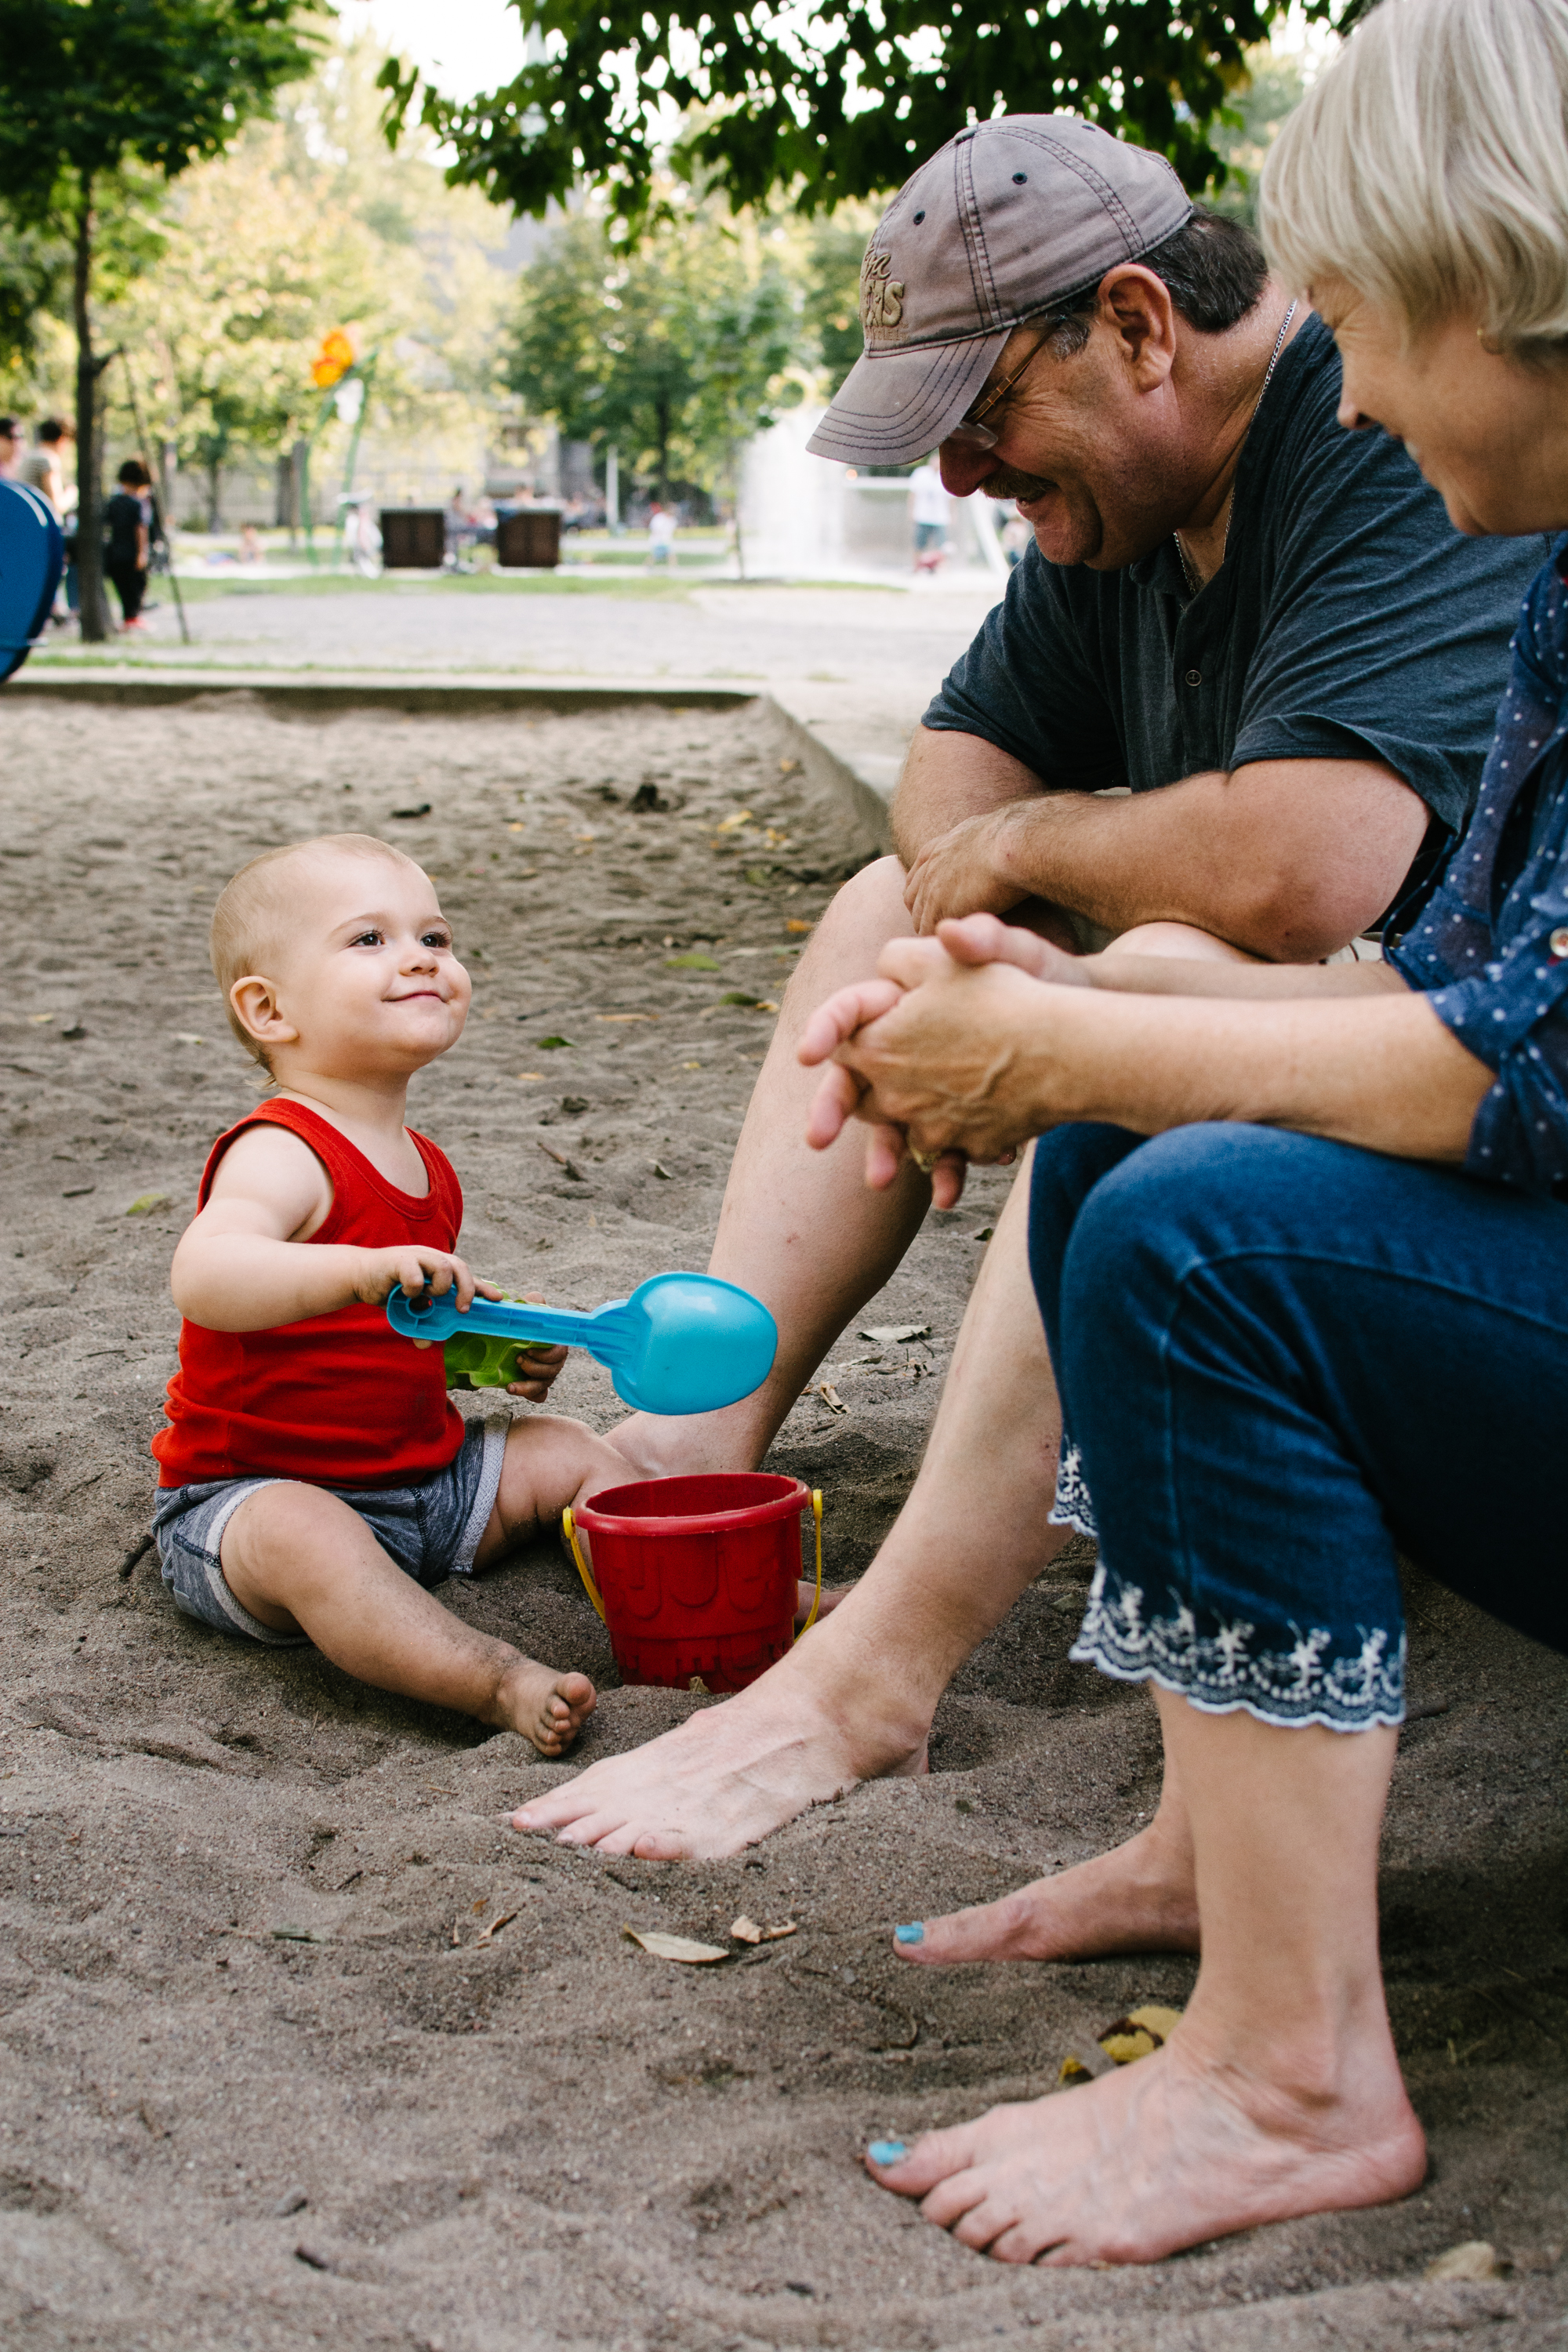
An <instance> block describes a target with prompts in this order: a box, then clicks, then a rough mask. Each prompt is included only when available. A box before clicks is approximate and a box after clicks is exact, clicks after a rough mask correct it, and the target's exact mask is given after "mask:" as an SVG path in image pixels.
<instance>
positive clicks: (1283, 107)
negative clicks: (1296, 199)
mask: <svg viewBox="0 0 1568 2352" xmlns="http://www.w3.org/2000/svg"><path fill="white" fill-rule="evenodd" d="M1305 88H1306V80H1305V77H1304V75H1303V73H1302V69H1301V60H1300V58H1299V57H1288V56H1287V57H1281V56H1279V55H1277V54H1276V53H1275V52H1274V51H1273V50H1271V49H1255V50H1254V51H1253V52H1252V54H1251V56H1250V57H1249V58H1247V82H1246V85H1245V87H1244V88H1243V89H1240V90H1238V91H1237V96H1236V100H1235V102H1234V104H1233V105H1231V106H1229V107H1227V108H1226V114H1225V120H1224V121H1222V122H1221V123H1220V124H1219V126H1218V128H1217V129H1216V130H1215V134H1214V143H1215V147H1216V148H1217V149H1218V150H1219V152H1220V155H1221V157H1222V159H1223V161H1224V163H1225V184H1224V186H1223V187H1222V188H1221V190H1220V192H1219V194H1218V195H1217V196H1216V197H1215V205H1214V208H1215V211H1216V212H1221V213H1230V214H1232V215H1234V216H1235V217H1236V218H1237V220H1244V221H1245V222H1246V223H1247V226H1248V227H1249V228H1250V227H1251V226H1253V225H1254V223H1255V222H1256V220H1257V217H1258V181H1259V179H1260V178H1261V177H1262V173H1263V166H1264V164H1265V163H1266V162H1267V161H1268V150H1269V148H1270V147H1271V145H1272V144H1273V142H1274V134H1275V132H1276V131H1278V130H1279V125H1280V124H1281V123H1282V122H1283V121H1284V120H1285V117H1286V116H1287V115H1288V114H1291V113H1293V112H1294V111H1295V110H1296V108H1297V107H1298V106H1300V102H1301V93H1302V91H1303V90H1304V89H1305Z"/></svg>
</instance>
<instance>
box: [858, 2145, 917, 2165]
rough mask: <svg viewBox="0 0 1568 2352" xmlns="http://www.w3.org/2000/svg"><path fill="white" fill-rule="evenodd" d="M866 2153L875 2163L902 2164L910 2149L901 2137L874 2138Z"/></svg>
mask: <svg viewBox="0 0 1568 2352" xmlns="http://www.w3.org/2000/svg"><path fill="white" fill-rule="evenodd" d="M866 2153H867V2155H868V2157H869V2158H870V2159H871V2161H872V2163H873V2164H880V2165H889V2164H902V2162H903V2160H904V2158H905V2157H906V2156H908V2154H909V2149H908V2148H907V2147H905V2146H904V2143H903V2141H902V2140H901V2139H874V2140H873V2141H872V2142H871V2145H870V2147H868V2149H867V2150H866Z"/></svg>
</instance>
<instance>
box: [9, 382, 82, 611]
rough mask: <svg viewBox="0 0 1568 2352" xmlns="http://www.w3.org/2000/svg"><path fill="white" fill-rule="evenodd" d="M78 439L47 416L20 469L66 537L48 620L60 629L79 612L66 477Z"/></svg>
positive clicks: (72, 500)
mask: <svg viewBox="0 0 1568 2352" xmlns="http://www.w3.org/2000/svg"><path fill="white" fill-rule="evenodd" d="M75 439H76V435H75V434H74V433H73V432H72V430H71V428H70V426H69V425H68V424H66V423H65V421H64V419H63V418H61V417H58V416H46V417H45V419H44V421H43V423H42V424H41V425H39V427H38V435H37V447H36V448H34V449H29V450H28V452H27V454H26V457H24V458H22V460H21V461H20V464H19V466H18V467H17V472H16V478H17V480H18V481H23V482H26V484H27V485H28V487H29V488H32V489H35V490H37V493H38V496H39V497H40V498H41V499H46V500H47V503H48V505H49V507H50V509H52V511H53V514H54V517H55V520H56V521H57V522H58V523H59V525H60V526H61V528H62V530H64V531H65V534H66V562H65V570H64V571H63V572H62V573H61V575H60V585H59V589H58V593H57V595H56V598H55V609H54V611H53V612H52V613H51V614H50V615H49V618H50V619H51V621H53V623H54V624H55V626H56V627H57V628H62V629H63V628H64V627H65V625H66V623H67V622H68V620H69V618H70V616H71V614H73V613H74V612H75V611H76V609H77V604H78V594H77V579H76V517H75V507H76V485H75V483H74V482H73V483H70V484H68V483H67V481H66V474H65V465H64V458H65V445H66V443H67V442H68V441H74V440H75Z"/></svg>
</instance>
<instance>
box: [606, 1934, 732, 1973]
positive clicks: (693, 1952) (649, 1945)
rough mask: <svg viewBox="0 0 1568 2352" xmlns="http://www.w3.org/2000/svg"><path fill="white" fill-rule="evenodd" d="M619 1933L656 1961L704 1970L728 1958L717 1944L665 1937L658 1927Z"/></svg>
mask: <svg viewBox="0 0 1568 2352" xmlns="http://www.w3.org/2000/svg"><path fill="white" fill-rule="evenodd" d="M621 1933H622V1935H623V1936H627V1937H630V1938H631V1941H632V1942H633V1943H634V1944H640V1945H641V1946H642V1948H643V1950H644V1951H645V1952H651V1953H652V1954H653V1956H654V1958H655V1959H656V1960H683V1961H684V1962H685V1963H686V1965H687V1966H688V1967H689V1968H694V1969H695V1968H704V1967H706V1966H707V1965H708V1964H709V1962H710V1961H712V1960H727V1959H728V1958H729V1957H730V1955H729V1953H728V1952H727V1951H725V1950H724V1949H723V1948H722V1946H721V1945H719V1944H694V1943H693V1942H692V1941H691V1939H690V1937H689V1936H667V1935H665V1934H664V1933H663V1932H662V1931H661V1930H660V1929H659V1928H658V1927H649V1928H647V1929H646V1930H644V1929H643V1928H641V1927H623V1928H622V1929H621Z"/></svg>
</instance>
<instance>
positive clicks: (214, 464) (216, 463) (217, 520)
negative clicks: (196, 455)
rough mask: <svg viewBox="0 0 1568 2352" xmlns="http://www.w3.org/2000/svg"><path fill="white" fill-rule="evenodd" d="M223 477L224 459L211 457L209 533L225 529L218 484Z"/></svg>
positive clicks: (209, 473) (208, 478)
mask: <svg viewBox="0 0 1568 2352" xmlns="http://www.w3.org/2000/svg"><path fill="white" fill-rule="evenodd" d="M222 477H223V460H222V458H221V457H209V458H208V459H207V529H208V530H209V531H218V530H222V529H223V517H222V515H221V513H220V512H219V510H218V484H219V482H220V481H221V479H222Z"/></svg>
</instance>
